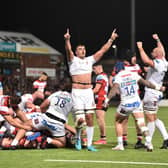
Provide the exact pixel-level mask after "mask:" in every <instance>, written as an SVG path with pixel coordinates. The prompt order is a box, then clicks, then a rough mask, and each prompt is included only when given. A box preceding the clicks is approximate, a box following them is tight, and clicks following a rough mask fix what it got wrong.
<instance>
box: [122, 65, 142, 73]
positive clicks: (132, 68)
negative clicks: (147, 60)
mask: <svg viewBox="0 0 168 168" xmlns="http://www.w3.org/2000/svg"><path fill="white" fill-rule="evenodd" d="M124 67H125V69H126V70H129V71H131V72H136V73H138V74H140V73H142V70H141V68H140V66H139V65H138V64H135V65H124Z"/></svg>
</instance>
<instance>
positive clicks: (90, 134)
mask: <svg viewBox="0 0 168 168" xmlns="http://www.w3.org/2000/svg"><path fill="white" fill-rule="evenodd" d="M93 133H94V127H89V126H87V127H86V134H87V146H91V145H92V141H93Z"/></svg>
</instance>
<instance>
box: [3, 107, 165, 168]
mask: <svg viewBox="0 0 168 168" xmlns="http://www.w3.org/2000/svg"><path fill="white" fill-rule="evenodd" d="M115 109H116V108H114V107H113V108H109V110H108V111H107V115H106V123H107V128H106V129H107V141H108V143H107V144H106V145H97V146H96V147H97V148H98V149H99V151H98V152H89V151H87V150H86V149H83V150H81V151H76V150H75V149H46V150H27V149H26V150H14V151H12V150H0V168H100V167H101V168H102V167H106V168H111V167H112V168H118V167H120V168H125V167H127V168H146V167H147V168H153V167H157V168H161V167H165V168H166V167H168V149H159V148H160V146H161V145H162V142H163V140H162V137H161V135H160V134H159V132H158V130H156V131H155V135H154V137H153V145H154V151H153V152H146V151H145V149H140V150H135V149H134V144H135V142H136V130H135V126H134V121H133V119H132V117H131V116H130V119H129V130H128V131H129V133H128V143H129V144H128V147H126V148H125V150H124V151H112V150H111V148H112V147H114V146H115V145H116V143H117V142H116V141H117V138H116V136H115V129H114V114H115ZM158 116H159V117H160V119H162V120H163V121H164V123H165V125H166V126H168V107H161V108H160V110H159V112H158ZM70 123H73V122H72V120H70ZM97 139H99V130H98V127H97V123H96V121H95V134H94V140H97Z"/></svg>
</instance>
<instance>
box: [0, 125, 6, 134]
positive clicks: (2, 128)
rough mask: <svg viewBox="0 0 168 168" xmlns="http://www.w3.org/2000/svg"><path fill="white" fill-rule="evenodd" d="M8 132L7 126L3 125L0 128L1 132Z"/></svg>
mask: <svg viewBox="0 0 168 168" xmlns="http://www.w3.org/2000/svg"><path fill="white" fill-rule="evenodd" d="M6 130H7V128H6V127H5V126H3V125H2V127H1V128H0V132H3V133H4V132H5V131H6Z"/></svg>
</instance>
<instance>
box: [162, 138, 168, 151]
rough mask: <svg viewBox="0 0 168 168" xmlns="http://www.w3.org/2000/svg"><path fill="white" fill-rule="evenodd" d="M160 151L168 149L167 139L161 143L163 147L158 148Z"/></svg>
mask: <svg viewBox="0 0 168 168" xmlns="http://www.w3.org/2000/svg"><path fill="white" fill-rule="evenodd" d="M160 149H168V139H167V140H164V141H163V145H162V146H161V147H160Z"/></svg>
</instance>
